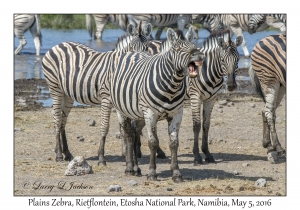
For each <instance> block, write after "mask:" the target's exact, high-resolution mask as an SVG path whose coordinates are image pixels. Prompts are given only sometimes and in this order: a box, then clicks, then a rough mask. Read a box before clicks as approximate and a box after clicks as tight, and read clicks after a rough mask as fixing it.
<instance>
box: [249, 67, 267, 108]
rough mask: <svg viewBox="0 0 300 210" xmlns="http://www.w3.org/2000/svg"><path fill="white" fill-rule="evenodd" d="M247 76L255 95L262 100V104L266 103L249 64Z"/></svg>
mask: <svg viewBox="0 0 300 210" xmlns="http://www.w3.org/2000/svg"><path fill="white" fill-rule="evenodd" d="M249 76H250V81H251V84H252V86H253V88H254V89H255V91H256V93H257V94H258V95H259V96H260V97H261V98H262V99H263V100H264V102H266V101H265V97H264V94H263V92H262V89H261V85H260V82H259V79H258V77H257V75H256V74H255V71H254V70H253V68H252V65H251V64H250V68H249Z"/></svg>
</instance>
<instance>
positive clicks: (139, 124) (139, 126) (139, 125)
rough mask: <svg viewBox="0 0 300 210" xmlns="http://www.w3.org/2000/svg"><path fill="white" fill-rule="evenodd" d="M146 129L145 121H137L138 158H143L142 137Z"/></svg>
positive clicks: (136, 149)
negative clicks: (143, 130)
mask: <svg viewBox="0 0 300 210" xmlns="http://www.w3.org/2000/svg"><path fill="white" fill-rule="evenodd" d="M144 127H145V120H136V121H135V141H136V147H135V151H136V156H137V158H141V157H142V152H141V145H142V144H141V135H142V129H143V128H144Z"/></svg>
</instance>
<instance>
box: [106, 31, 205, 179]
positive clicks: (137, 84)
mask: <svg viewBox="0 0 300 210" xmlns="http://www.w3.org/2000/svg"><path fill="white" fill-rule="evenodd" d="M193 33H194V32H193V29H192V28H190V29H189V31H188V33H187V37H188V38H187V39H188V40H189V41H183V40H181V39H179V38H178V37H177V34H176V33H175V32H174V31H173V30H172V29H170V28H169V29H168V31H167V39H168V41H169V42H171V45H172V47H171V49H170V50H169V51H167V52H166V53H161V54H157V55H153V56H150V55H148V54H145V53H126V54H123V55H122V56H121V57H120V58H119V60H120V61H119V62H118V65H117V67H116V69H115V70H114V71H113V72H112V74H111V77H110V78H111V86H110V96H111V100H112V103H113V105H114V106H115V107H116V109H117V111H118V114H119V115H118V116H119V121H120V123H121V128H122V130H123V132H124V139H125V142H126V145H127V154H126V165H127V166H126V171H125V172H126V173H136V174H139V173H140V169H139V168H138V165H137V161H136V156H135V157H133V156H134V155H133V154H134V152H133V148H134V143H133V140H132V137H131V131H132V130H131V120H145V124H146V128H147V130H148V139H149V148H150V151H151V154H150V166H149V173H148V179H150V180H155V179H156V176H157V175H156V161H155V154H156V151H157V148H158V146H159V142H158V138H157V129H156V126H157V122H158V121H159V120H163V119H167V121H168V124H169V136H170V143H169V145H170V150H171V170H172V171H173V181H175V182H177V181H182V178H181V174H180V172H179V167H178V161H177V150H178V131H179V127H180V123H181V118H182V111H183V100H184V96H185V92H186V84H185V77H186V75H187V74H188V73H187V71H188V65H189V64H190V63H191V62H192V61H193V62H192V63H197V61H198V60H199V59H201V58H202V57H201V54H200V52H199V50H197V49H196V47H195V45H194V44H192V43H191V40H192V39H193ZM193 65H194V64H193Z"/></svg>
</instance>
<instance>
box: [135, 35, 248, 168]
mask: <svg viewBox="0 0 300 210" xmlns="http://www.w3.org/2000/svg"><path fill="white" fill-rule="evenodd" d="M242 39H243V38H242V37H241V36H240V37H237V38H236V40H235V41H231V37H230V31H229V30H225V31H219V32H217V33H212V34H211V35H210V36H209V37H208V38H207V39H206V40H205V41H204V42H203V44H202V47H201V48H200V49H199V50H200V52H202V53H203V54H204V60H203V63H202V69H201V70H200V73H199V74H197V75H196V77H187V78H186V84H188V86H187V91H186V94H185V101H190V104H191V109H192V120H193V132H194V146H193V153H194V164H195V165H197V164H202V163H203V162H202V158H201V156H200V153H199V148H198V139H199V133H200V127H201V117H202V119H203V123H202V129H203V133H202V147H201V148H202V151H203V153H204V154H205V157H206V158H205V161H206V162H215V160H214V158H213V156H212V155H211V154H210V152H209V150H208V132H209V127H210V118H211V112H212V108H213V106H214V103H215V101H216V96H217V93H218V92H219V90H220V89H221V88H222V85H223V82H224V80H223V76H225V77H227V87H228V90H230V91H232V90H234V89H235V88H236V82H235V73H236V71H237V69H238V61H239V53H238V51H237V47H238V46H239V45H240V44H241V43H242ZM225 40H227V41H225ZM151 47H152V48H153V47H155V46H151V45H150V44H149V48H151ZM159 49H162V50H164V49H167V48H159ZM159 49H152V50H151V51H158V50H159ZM162 52H163V51H162ZM201 104H203V112H202V114H201V112H200V110H201ZM144 125H145V124H144V123H143V122H138V123H136V128H135V133H136V139H137V145H140V142H139V141H140V137H139V136H140V135H141V130H142V129H143V127H144ZM136 150H137V153H138V154H139V153H140V148H139V147H137V148H136ZM157 154H158V157H160V158H163V155H164V152H163V151H162V150H161V148H158V150H157Z"/></svg>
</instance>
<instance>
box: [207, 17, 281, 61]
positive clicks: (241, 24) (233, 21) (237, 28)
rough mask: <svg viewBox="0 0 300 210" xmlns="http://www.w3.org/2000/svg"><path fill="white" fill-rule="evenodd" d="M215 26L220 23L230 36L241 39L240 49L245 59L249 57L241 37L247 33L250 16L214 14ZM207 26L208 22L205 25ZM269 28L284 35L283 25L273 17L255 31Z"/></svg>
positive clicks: (244, 41) (268, 18)
mask: <svg viewBox="0 0 300 210" xmlns="http://www.w3.org/2000/svg"><path fill="white" fill-rule="evenodd" d="M214 16H215V24H217V22H218V21H220V24H223V26H224V28H227V29H230V30H231V36H232V35H233V34H235V35H236V36H237V37H238V36H242V37H243V43H242V45H241V46H242V48H243V51H244V55H245V57H249V56H250V54H249V51H248V49H247V47H246V40H245V38H244V36H243V31H246V32H249V20H250V18H251V17H252V14H215V15H214ZM207 24H208V25H209V22H208V23H207ZM269 26H273V27H274V28H279V29H280V31H281V32H282V33H285V31H286V28H285V24H284V23H283V22H281V20H278V19H276V18H274V17H271V16H267V19H266V22H265V23H263V24H262V25H261V26H260V27H259V28H258V29H257V30H256V31H262V30H265V29H267V28H268V27H269Z"/></svg>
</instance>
